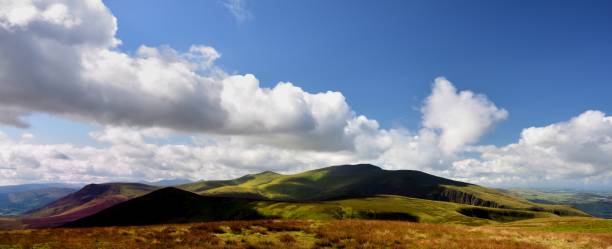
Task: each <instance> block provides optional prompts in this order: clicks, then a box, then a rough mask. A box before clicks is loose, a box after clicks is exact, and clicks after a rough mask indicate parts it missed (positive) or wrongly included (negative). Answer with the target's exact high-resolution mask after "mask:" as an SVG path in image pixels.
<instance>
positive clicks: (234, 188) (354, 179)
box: [179, 165, 588, 216]
mask: <svg viewBox="0 0 612 249" xmlns="http://www.w3.org/2000/svg"><path fill="white" fill-rule="evenodd" d="M179 188H182V189H185V190H189V191H193V192H196V193H199V194H203V195H220V196H235V197H250V198H257V199H267V200H284V201H321V200H334V199H345V198H356V197H370V196H376V195H399V196H406V197H414V198H422V199H430V200H443V201H450V202H457V203H464V204H472V205H478V206H486V207H501V208H510V209H522V210H538V211H547V212H553V213H557V214H562V215H583V216H588V215H587V214H585V213H583V212H581V211H579V210H576V209H573V208H571V207H569V206H562V205H554V206H553V205H544V204H535V203H532V202H529V201H527V200H524V199H521V198H518V197H515V196H511V195H507V194H505V193H503V192H502V191H499V190H495V189H488V188H484V187H480V186H477V185H473V184H468V183H463V182H458V181H453V180H449V179H445V178H441V177H436V176H433V175H429V174H426V173H423V172H420V171H412V170H397V171H388V170H382V169H380V168H379V167H376V166H373V165H343V166H333V167H327V168H322V169H317V170H311V171H306V172H303V173H299V174H294V175H280V174H277V173H273V172H264V173H261V174H255V175H247V176H244V177H241V178H238V179H235V180H228V181H200V182H196V183H192V184H186V185H181V186H179Z"/></svg>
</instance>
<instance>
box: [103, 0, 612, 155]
mask: <svg viewBox="0 0 612 249" xmlns="http://www.w3.org/2000/svg"><path fill="white" fill-rule="evenodd" d="M105 3H106V4H107V5H108V7H109V8H110V9H111V11H112V12H113V14H114V15H115V16H117V18H118V19H119V20H121V21H120V23H119V30H118V33H117V36H118V37H119V38H120V39H121V40H122V41H123V46H122V47H121V48H122V49H125V50H128V51H133V50H135V49H136V48H137V47H138V46H140V45H141V44H147V45H151V46H159V45H170V46H172V47H174V48H177V49H181V50H184V49H187V48H188V47H189V46H190V45H191V44H193V43H201V44H207V45H210V46H213V47H215V48H216V49H217V50H218V51H219V52H220V53H222V57H221V59H220V60H219V62H218V63H219V64H220V65H221V66H222V67H223V68H224V69H226V70H227V71H231V72H234V71H235V72H239V73H253V74H255V75H257V77H258V78H259V79H260V80H261V82H262V85H266V86H272V85H274V84H276V83H277V82H278V81H291V82H294V83H296V84H298V85H299V86H301V87H302V88H304V89H305V90H307V91H310V92H319V91H327V90H335V91H340V92H342V93H343V94H344V95H345V96H346V97H347V99H348V103H349V104H350V105H351V107H353V109H355V110H357V111H358V112H359V113H362V114H364V115H366V116H368V117H370V118H373V119H376V120H378V121H379V122H381V124H382V125H383V126H385V127H393V126H395V125H401V126H406V127H409V128H413V129H414V128H417V126H418V125H419V120H420V118H421V113H420V112H419V111H418V109H419V108H420V105H421V102H422V101H423V99H424V98H425V97H426V96H427V95H428V94H429V90H430V86H431V84H432V82H433V79H434V78H435V77H437V76H445V77H447V78H448V79H450V80H451V81H453V83H455V84H456V85H457V86H458V87H459V88H463V89H471V90H473V91H474V92H478V93H484V94H486V95H487V96H488V97H489V98H490V99H492V100H494V102H495V103H496V104H497V105H498V106H501V107H504V108H505V109H507V110H508V111H509V112H510V118H508V120H506V121H504V122H502V123H500V124H498V125H497V127H496V128H495V132H493V133H490V134H489V135H488V136H487V137H485V140H484V141H486V142H489V143H494V144H498V145H502V144H507V143H510V142H512V141H514V140H516V139H517V138H518V136H519V133H520V131H521V130H522V129H523V128H525V127H530V126H541V125H546V124H549V123H553V122H559V121H563V120H566V119H568V118H570V117H573V116H575V115H577V114H579V113H581V112H583V111H584V110H587V109H598V110H601V111H604V112H610V108H611V107H612V98H610V97H609V96H610V94H609V93H610V92H612V70H610V68H612V60H611V59H610V58H612V46H610V44H612V15H611V14H610V10H611V9H612V3H610V2H609V1H590V2H589V4H584V3H582V2H580V1H386V2H385V3H384V4H381V3H380V2H378V1H299V2H294V1H291V2H286V1H266V0H263V1H247V2H246V3H247V6H246V8H247V11H248V12H250V13H251V16H252V18H250V19H248V20H245V21H238V20H236V19H235V18H234V17H233V16H232V14H231V13H230V12H228V11H227V10H226V9H225V6H224V5H223V3H222V2H220V1H184V2H182V3H181V4H172V3H169V2H164V1H105Z"/></svg>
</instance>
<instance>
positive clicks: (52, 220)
mask: <svg viewBox="0 0 612 249" xmlns="http://www.w3.org/2000/svg"><path fill="white" fill-rule="evenodd" d="M156 189H158V187H155V186H149V185H145V184H140V183H105V184H89V185H87V186H85V187H83V188H82V189H80V190H79V191H77V192H74V193H72V194H69V195H67V196H65V197H63V198H60V199H58V200H56V201H54V202H52V203H49V204H48V205H46V206H44V207H41V208H39V209H36V210H32V211H30V212H28V213H26V214H25V217H24V218H23V223H25V224H27V227H48V226H55V225H59V224H64V223H66V222H70V221H73V220H77V219H80V218H82V217H86V216H89V215H91V214H94V213H97V212H99V211H101V210H104V209H106V208H108V207H111V206H114V205H115V204H118V203H121V202H124V201H127V200H129V199H132V198H135V197H138V196H141V195H144V194H147V193H150V192H151V191H154V190H156Z"/></svg>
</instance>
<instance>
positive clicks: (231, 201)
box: [65, 187, 262, 227]
mask: <svg viewBox="0 0 612 249" xmlns="http://www.w3.org/2000/svg"><path fill="white" fill-rule="evenodd" d="M261 217H262V216H260V215H259V214H258V212H257V211H255V209H254V208H253V207H252V201H250V200H246V199H236V198H226V197H207V196H201V195H198V194H194V193H191V192H188V191H184V190H180V189H177V188H173V187H168V188H163V189H160V190H157V191H154V192H152V193H149V194H147V195H144V196H141V197H137V198H134V199H132V200H129V201H126V202H123V203H120V204H117V205H115V206H113V207H110V208H108V209H105V210H103V211H101V212H99V213H97V214H94V215H92V216H89V217H85V218H83V219H80V220H77V221H74V222H71V223H68V224H66V225H65V226H67V227H88V226H127V225H149V224H165V223H186V222H196V221H214V220H249V219H257V218H261Z"/></svg>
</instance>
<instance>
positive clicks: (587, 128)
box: [452, 111, 612, 185]
mask: <svg viewBox="0 0 612 249" xmlns="http://www.w3.org/2000/svg"><path fill="white" fill-rule="evenodd" d="M477 151H479V152H480V153H481V154H480V158H472V159H465V160H461V161H457V162H455V163H454V165H453V167H452V170H453V171H454V172H455V174H456V176H457V177H461V178H466V179H479V181H480V182H483V183H505V184H509V183H512V182H513V181H515V183H524V184H535V185H538V184H546V183H548V184H551V182H553V183H554V182H556V183H559V182H563V181H582V182H591V183H598V184H601V183H604V182H606V181H607V180H608V179H609V178H610V177H611V176H612V164H611V163H610V162H612V117H610V116H606V115H605V114H604V113H602V112H600V111H586V112H584V113H582V114H580V115H579V116H577V117H574V118H572V119H570V120H569V121H567V122H561V123H556V124H551V125H548V126H544V127H531V128H527V129H524V130H523V132H522V133H521V138H520V140H519V141H518V142H517V143H513V144H509V145H506V146H503V147H495V146H486V147H481V148H477Z"/></svg>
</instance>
